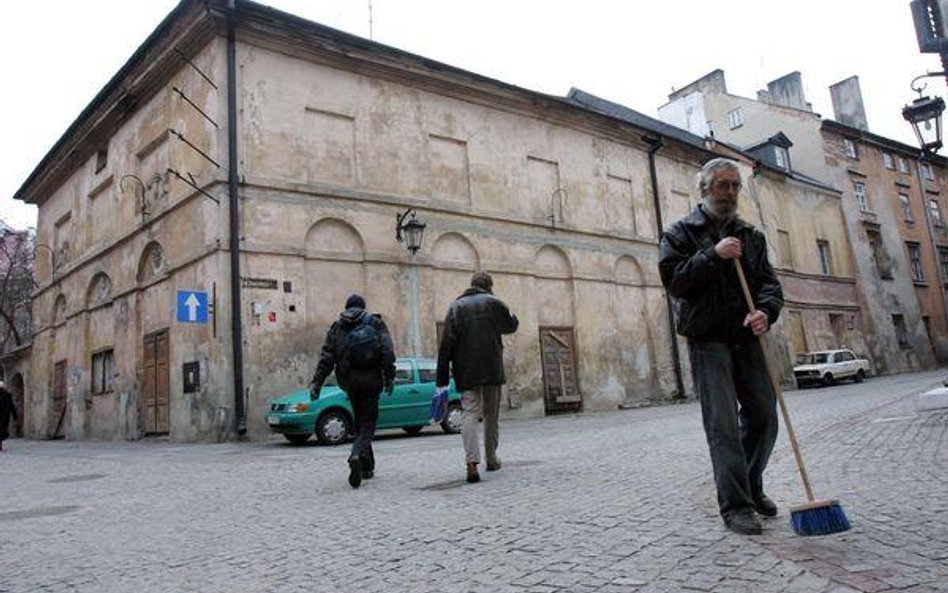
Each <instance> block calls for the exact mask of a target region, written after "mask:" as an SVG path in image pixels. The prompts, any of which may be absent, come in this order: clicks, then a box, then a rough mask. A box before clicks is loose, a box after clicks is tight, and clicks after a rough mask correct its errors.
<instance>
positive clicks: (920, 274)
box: [905, 241, 925, 282]
mask: <svg viewBox="0 0 948 593" xmlns="http://www.w3.org/2000/svg"><path fill="white" fill-rule="evenodd" d="M905 247H906V248H907V249H908V256H909V263H910V264H911V266H912V280H913V281H914V282H924V281H925V270H923V269H922V248H921V246H920V245H919V244H918V243H915V242H913V241H907V242H906V243H905Z"/></svg>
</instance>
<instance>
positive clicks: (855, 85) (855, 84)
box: [829, 76, 869, 132]
mask: <svg viewBox="0 0 948 593" xmlns="http://www.w3.org/2000/svg"><path fill="white" fill-rule="evenodd" d="M829 90H830V96H831V97H832V99H833V118H834V119H836V121H838V122H839V123H841V124H846V125H847V126H852V127H854V128H859V129H860V130H865V131H867V132H868V131H869V122H868V121H867V120H866V109H865V107H864V105H863V103H862V90H861V89H860V88H859V77H858V76H850V77H849V78H847V79H846V80H841V81H839V82H837V83H836V84H834V85H831V86H830V88H829Z"/></svg>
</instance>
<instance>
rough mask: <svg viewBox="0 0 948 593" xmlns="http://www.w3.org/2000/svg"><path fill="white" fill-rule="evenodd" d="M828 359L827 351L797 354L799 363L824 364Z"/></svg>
mask: <svg viewBox="0 0 948 593" xmlns="http://www.w3.org/2000/svg"><path fill="white" fill-rule="evenodd" d="M827 361H829V354H828V353H826V352H809V353H807V354H797V364H823V363H825V362H827Z"/></svg>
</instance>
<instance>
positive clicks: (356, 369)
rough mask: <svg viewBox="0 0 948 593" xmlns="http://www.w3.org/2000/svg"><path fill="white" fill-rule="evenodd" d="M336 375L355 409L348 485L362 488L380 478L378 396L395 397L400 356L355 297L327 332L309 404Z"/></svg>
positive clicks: (379, 321)
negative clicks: (376, 447) (375, 438)
mask: <svg viewBox="0 0 948 593" xmlns="http://www.w3.org/2000/svg"><path fill="white" fill-rule="evenodd" d="M333 369H335V371H336V382H337V383H338V384H339V388H340V389H342V390H343V391H345V392H346V395H347V396H348V397H349V403H350V404H352V414H353V416H354V418H353V421H354V423H355V431H356V435H355V440H354V441H353V443H352V451H351V452H350V454H349V461H348V463H349V485H350V486H352V487H353V488H358V487H359V486H360V485H361V484H362V480H363V479H366V480H367V479H369V478H372V477H373V476H374V475H375V454H374V452H373V451H372V437H373V436H375V423H376V421H378V417H379V395H380V394H381V392H382V391H383V389H384V390H385V391H386V392H387V393H388V395H389V396H391V395H392V388H393V386H394V381H395V350H394V348H393V346H392V336H391V334H389V332H388V328H387V327H386V326H385V322H384V321H382V316H381V315H377V314H371V313H369V312H368V311H366V310H365V299H364V298H362V297H361V296H360V295H358V294H353V295H352V296H350V297H349V298H348V299H347V300H346V309H345V311H343V312H342V313H341V314H340V315H339V319H338V320H336V321H334V322H333V324H332V325H331V326H330V327H329V331H327V332H326V339H325V340H324V341H323V347H322V350H321V351H320V354H319V363H318V364H317V365H316V373H315V374H314V375H313V385H312V387H310V399H312V400H313V401H315V400H317V399H319V392H320V390H321V389H322V386H323V382H324V381H325V380H326V377H328V376H329V374H330V373H332V371H333Z"/></svg>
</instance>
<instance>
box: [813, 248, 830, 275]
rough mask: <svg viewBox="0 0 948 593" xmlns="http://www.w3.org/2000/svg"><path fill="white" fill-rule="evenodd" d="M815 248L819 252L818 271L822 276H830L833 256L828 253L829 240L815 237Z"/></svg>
mask: <svg viewBox="0 0 948 593" xmlns="http://www.w3.org/2000/svg"><path fill="white" fill-rule="evenodd" d="M816 248H817V250H819V252H820V272H821V273H822V274H823V275H824V276H831V275H832V274H833V257H832V254H831V253H830V244H829V241H824V240H823V239H817V241H816Z"/></svg>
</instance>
